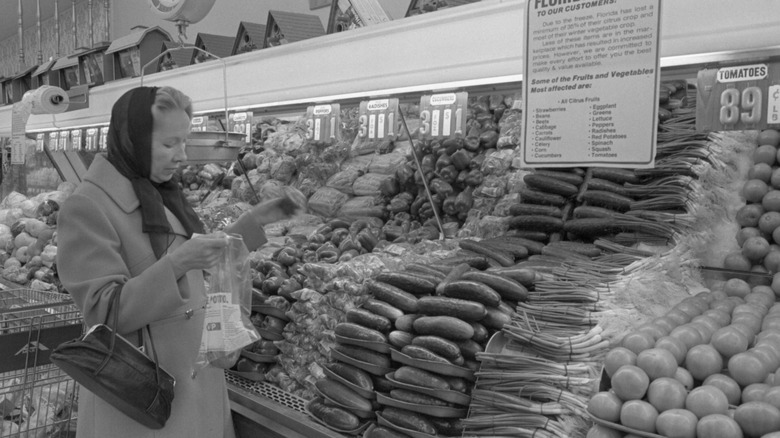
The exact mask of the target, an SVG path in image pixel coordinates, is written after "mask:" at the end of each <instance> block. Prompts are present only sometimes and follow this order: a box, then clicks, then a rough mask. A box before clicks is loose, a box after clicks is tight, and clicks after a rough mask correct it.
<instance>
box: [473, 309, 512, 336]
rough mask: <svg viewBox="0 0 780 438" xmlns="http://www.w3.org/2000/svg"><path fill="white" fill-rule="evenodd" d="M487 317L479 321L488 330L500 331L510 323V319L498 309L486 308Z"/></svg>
mask: <svg viewBox="0 0 780 438" xmlns="http://www.w3.org/2000/svg"><path fill="white" fill-rule="evenodd" d="M487 311H488V314H487V316H486V317H485V318H484V319H483V320H482V321H480V323H482V325H484V326H485V327H487V328H488V329H493V330H501V329H502V328H504V325H506V324H509V323H510V322H512V317H511V316H510V315H509V314H508V313H506V312H504V311H503V310H501V309H499V308H498V307H488V308H487Z"/></svg>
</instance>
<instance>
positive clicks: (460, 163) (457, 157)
mask: <svg viewBox="0 0 780 438" xmlns="http://www.w3.org/2000/svg"><path fill="white" fill-rule="evenodd" d="M473 156H474V154H473V153H471V152H469V151H468V150H466V149H458V150H457V151H455V152H454V153H453V154H452V155H450V161H451V162H452V165H453V166H455V168H456V169H458V170H463V169H466V168H468V167H469V162H471V158H472V157H473Z"/></svg>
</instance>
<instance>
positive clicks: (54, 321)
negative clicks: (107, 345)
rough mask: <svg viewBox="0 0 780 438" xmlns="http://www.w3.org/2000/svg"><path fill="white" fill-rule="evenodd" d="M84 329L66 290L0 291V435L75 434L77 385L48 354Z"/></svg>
mask: <svg viewBox="0 0 780 438" xmlns="http://www.w3.org/2000/svg"><path fill="white" fill-rule="evenodd" d="M82 332H83V323H82V319H81V313H80V312H79V310H78V308H77V307H76V305H75V304H74V303H73V300H72V298H71V297H70V295H67V294H62V293H58V292H44V291H39V290H34V289H4V290H0V415H1V416H2V427H1V428H0V437H2V438H6V437H9V438H72V437H74V436H75V435H76V414H77V410H76V408H77V398H78V387H77V385H76V383H75V382H74V381H73V379H71V378H70V377H68V375H66V374H65V373H64V372H62V371H61V370H60V369H59V368H57V367H56V366H55V365H54V364H52V363H51V361H50V360H49V355H50V353H51V351H52V350H53V349H54V348H55V347H56V346H57V345H59V344H61V343H62V342H65V341H68V340H70V339H73V338H76V337H78V336H79V335H81V333H82Z"/></svg>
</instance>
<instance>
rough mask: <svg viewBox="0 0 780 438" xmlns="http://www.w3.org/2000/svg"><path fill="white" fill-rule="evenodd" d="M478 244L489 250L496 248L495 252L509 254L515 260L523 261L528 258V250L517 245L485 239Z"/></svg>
mask: <svg viewBox="0 0 780 438" xmlns="http://www.w3.org/2000/svg"><path fill="white" fill-rule="evenodd" d="M480 242H481V243H482V244H483V245H487V246H488V247H490V248H496V249H497V250H501V251H504V252H507V253H509V254H511V255H512V257H514V258H515V260H517V259H524V258H526V257H528V248H526V247H524V246H523V245H517V244H514V243H510V242H504V241H501V240H495V239H485V240H480Z"/></svg>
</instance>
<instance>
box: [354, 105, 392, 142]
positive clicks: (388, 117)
mask: <svg viewBox="0 0 780 438" xmlns="http://www.w3.org/2000/svg"><path fill="white" fill-rule="evenodd" d="M358 123H359V128H358V137H359V138H362V139H366V140H395V137H396V136H397V135H398V130H397V129H396V127H397V124H398V99H395V98H391V99H377V100H367V101H363V102H360V113H359V116H358Z"/></svg>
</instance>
